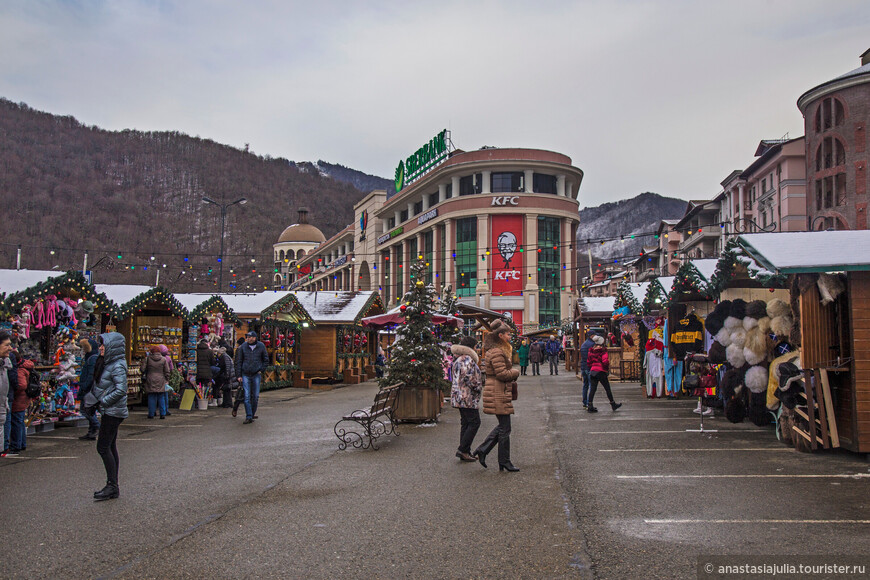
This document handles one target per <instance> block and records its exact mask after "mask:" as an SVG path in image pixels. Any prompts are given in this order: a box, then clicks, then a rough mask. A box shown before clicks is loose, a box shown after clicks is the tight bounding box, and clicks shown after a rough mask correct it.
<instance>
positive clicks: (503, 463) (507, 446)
mask: <svg viewBox="0 0 870 580" xmlns="http://www.w3.org/2000/svg"><path fill="white" fill-rule="evenodd" d="M498 470H499V471H505V470H507V471H519V468H518V467H514V464H513V463H511V439H510V436H508V437H504V438H503V439H502V440H501V441H499V443H498Z"/></svg>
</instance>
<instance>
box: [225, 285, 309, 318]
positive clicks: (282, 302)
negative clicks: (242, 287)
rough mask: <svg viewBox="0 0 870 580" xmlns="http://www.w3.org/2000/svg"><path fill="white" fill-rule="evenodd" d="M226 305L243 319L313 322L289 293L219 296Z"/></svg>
mask: <svg viewBox="0 0 870 580" xmlns="http://www.w3.org/2000/svg"><path fill="white" fill-rule="evenodd" d="M220 297H221V298H222V299H223V301H224V302H225V303H226V305H227V306H228V307H229V308H230V309H232V311H233V312H235V313H236V315H237V316H240V317H244V318H251V317H254V318H268V317H269V316H273V315H274V316H279V315H280V316H287V317H289V321H290V322H313V320H312V318H311V315H310V314H308V311H306V310H305V308H304V307H303V306H302V305H301V304H300V303H299V300H298V299H297V297H296V295H295V294H294V293H293V292H290V291H281V292H276V291H267V292H259V293H257V294H221V295H220Z"/></svg>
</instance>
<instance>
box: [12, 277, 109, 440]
mask: <svg viewBox="0 0 870 580" xmlns="http://www.w3.org/2000/svg"><path fill="white" fill-rule="evenodd" d="M110 309H111V301H110V300H109V299H108V298H107V297H106V296H105V295H104V294H102V293H100V291H99V290H97V289H96V288H95V287H94V286H92V285H91V284H90V283H89V282H88V281H87V280H86V279H85V277H84V276H82V275H81V274H80V273H79V272H75V271H70V272H57V271H54V270H0V310H2V311H3V314H4V317H3V318H4V320H3V322H2V323H0V326H3V327H5V329H6V330H8V331H9V332H10V333H11V334H12V337H13V340H14V341H15V342H17V343H18V347H19V351H20V353H21V354H22V356H24V357H26V358H29V359H31V360H33V362H34V370H35V371H36V372H38V373H40V377H41V379H42V385H43V389H42V393H41V395H40V396H39V397H36V398H34V399H33V401H32V402H31V405H30V407H29V408H28V409H27V411H26V416H25V424H26V425H27V429H28V432H29V433H33V432H35V431H42V430H51V429H53V428H54V426H55V424H59V425H60V424H62V425H75V424H76V422H77V421H79V420H80V419H81V417H80V415H79V414H78V413H77V411H76V408H75V404H74V403H72V404H70V403H69V398H68V397H66V396H65V395H64V397H63V399H61V393H62V391H61V389H64V390H65V391H64V392H69V391H72V389H73V387H74V384H75V383H76V382H77V379H76V378H75V376H74V375H72V376H69V375H67V377H66V378H64V369H63V368H62V367H63V366H64V365H65V364H69V363H73V365H74V366H72V367H71V369H67V371H70V370H71V371H72V372H73V373H75V374H78V372H77V371H75V370H74V369H75V368H76V367H77V366H78V365H80V363H81V351H80V350H79V349H78V344H77V343H78V340H80V339H82V338H88V339H91V338H95V337H96V336H97V335H99V333H100V330H101V329H100V317H99V315H96V314H95V311H102V310H110ZM65 345H66V348H64V347H65ZM61 356H63V357H66V361H65V362H63V363H60V364H59V363H58V359H59V358H60V357H61ZM70 356H72V357H74V358H69V357H70ZM48 373H52V374H54V375H55V376H56V377H58V379H59V382H58V385H57V388H55V386H54V385H53V384H52V383H50V382H48V380H47V379H48ZM61 401H62V402H61Z"/></svg>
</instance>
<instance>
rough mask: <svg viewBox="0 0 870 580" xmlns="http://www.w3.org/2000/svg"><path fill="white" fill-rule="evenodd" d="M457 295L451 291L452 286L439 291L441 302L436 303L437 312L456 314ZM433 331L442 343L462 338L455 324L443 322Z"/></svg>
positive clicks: (454, 341) (448, 314) (456, 341)
mask: <svg viewBox="0 0 870 580" xmlns="http://www.w3.org/2000/svg"><path fill="white" fill-rule="evenodd" d="M457 304H458V297H457V296H456V294H454V293H453V286H447V287H446V288H444V291H443V292H442V293H441V302H440V303H439V304H438V307H437V312H438V314H443V315H444V316H456V314H457V312H458V309H457V307H456V305H457ZM435 332H436V333H437V335H438V336H439V337H440V339H441V342H442V343H447V342H449V343H451V344H456V343H458V342H459V341H460V340H461V339H462V331H460V330H459V329H458V328H456V327H455V326H451V325H449V324H443V325H441V326H439V327H438V328H437V329H435Z"/></svg>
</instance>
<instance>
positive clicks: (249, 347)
mask: <svg viewBox="0 0 870 580" xmlns="http://www.w3.org/2000/svg"><path fill="white" fill-rule="evenodd" d="M267 366H269V353H267V352H266V345H265V344H263V343H262V342H260V341H259V340H257V333H256V332H254V331H253V330H252V331H250V332H249V333H248V334H246V335H245V343H244V344H242V345H241V346H239V348H237V349H236V380H237V381H238V382H240V383H241V384H242V389H244V392H245V421H244V424H249V423H253V422H254V419H256V418H257V403H258V402H259V400H260V380H261V379H262V376H261V373H262V372H263V371H264V370H265V369H266V367H267ZM233 416H235V415H233Z"/></svg>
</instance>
